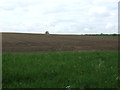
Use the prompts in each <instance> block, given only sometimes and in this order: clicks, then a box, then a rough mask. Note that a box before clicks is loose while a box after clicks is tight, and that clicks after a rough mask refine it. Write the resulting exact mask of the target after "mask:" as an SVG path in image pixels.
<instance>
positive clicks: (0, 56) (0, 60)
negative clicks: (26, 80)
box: [0, 33, 2, 89]
mask: <svg viewBox="0 0 120 90" xmlns="http://www.w3.org/2000/svg"><path fill="white" fill-rule="evenodd" d="M0 89H2V33H0Z"/></svg>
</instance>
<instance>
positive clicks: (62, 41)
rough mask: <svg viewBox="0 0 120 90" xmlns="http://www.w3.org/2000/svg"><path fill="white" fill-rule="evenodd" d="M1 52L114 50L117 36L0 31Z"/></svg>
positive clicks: (116, 44)
mask: <svg viewBox="0 0 120 90" xmlns="http://www.w3.org/2000/svg"><path fill="white" fill-rule="evenodd" d="M2 45H3V47H2V50H3V52H43V51H48V52H51V51H116V50H118V37H114V36H84V35H53V34H50V35H45V34H25V33H2Z"/></svg>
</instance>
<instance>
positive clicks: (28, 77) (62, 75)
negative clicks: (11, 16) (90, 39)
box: [3, 52, 118, 88]
mask: <svg viewBox="0 0 120 90" xmlns="http://www.w3.org/2000/svg"><path fill="white" fill-rule="evenodd" d="M117 80H118V53H117V52H61V53H29V54H19V53H16V54H15V53H14V54H12V53H4V54H3V88H66V87H70V88H117V87H118V86H117Z"/></svg>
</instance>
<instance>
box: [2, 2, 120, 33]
mask: <svg viewBox="0 0 120 90" xmlns="http://www.w3.org/2000/svg"><path fill="white" fill-rule="evenodd" d="M118 1H119V0H0V32H24V33H45V31H49V33H52V34H100V33H104V34H112V33H118Z"/></svg>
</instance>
